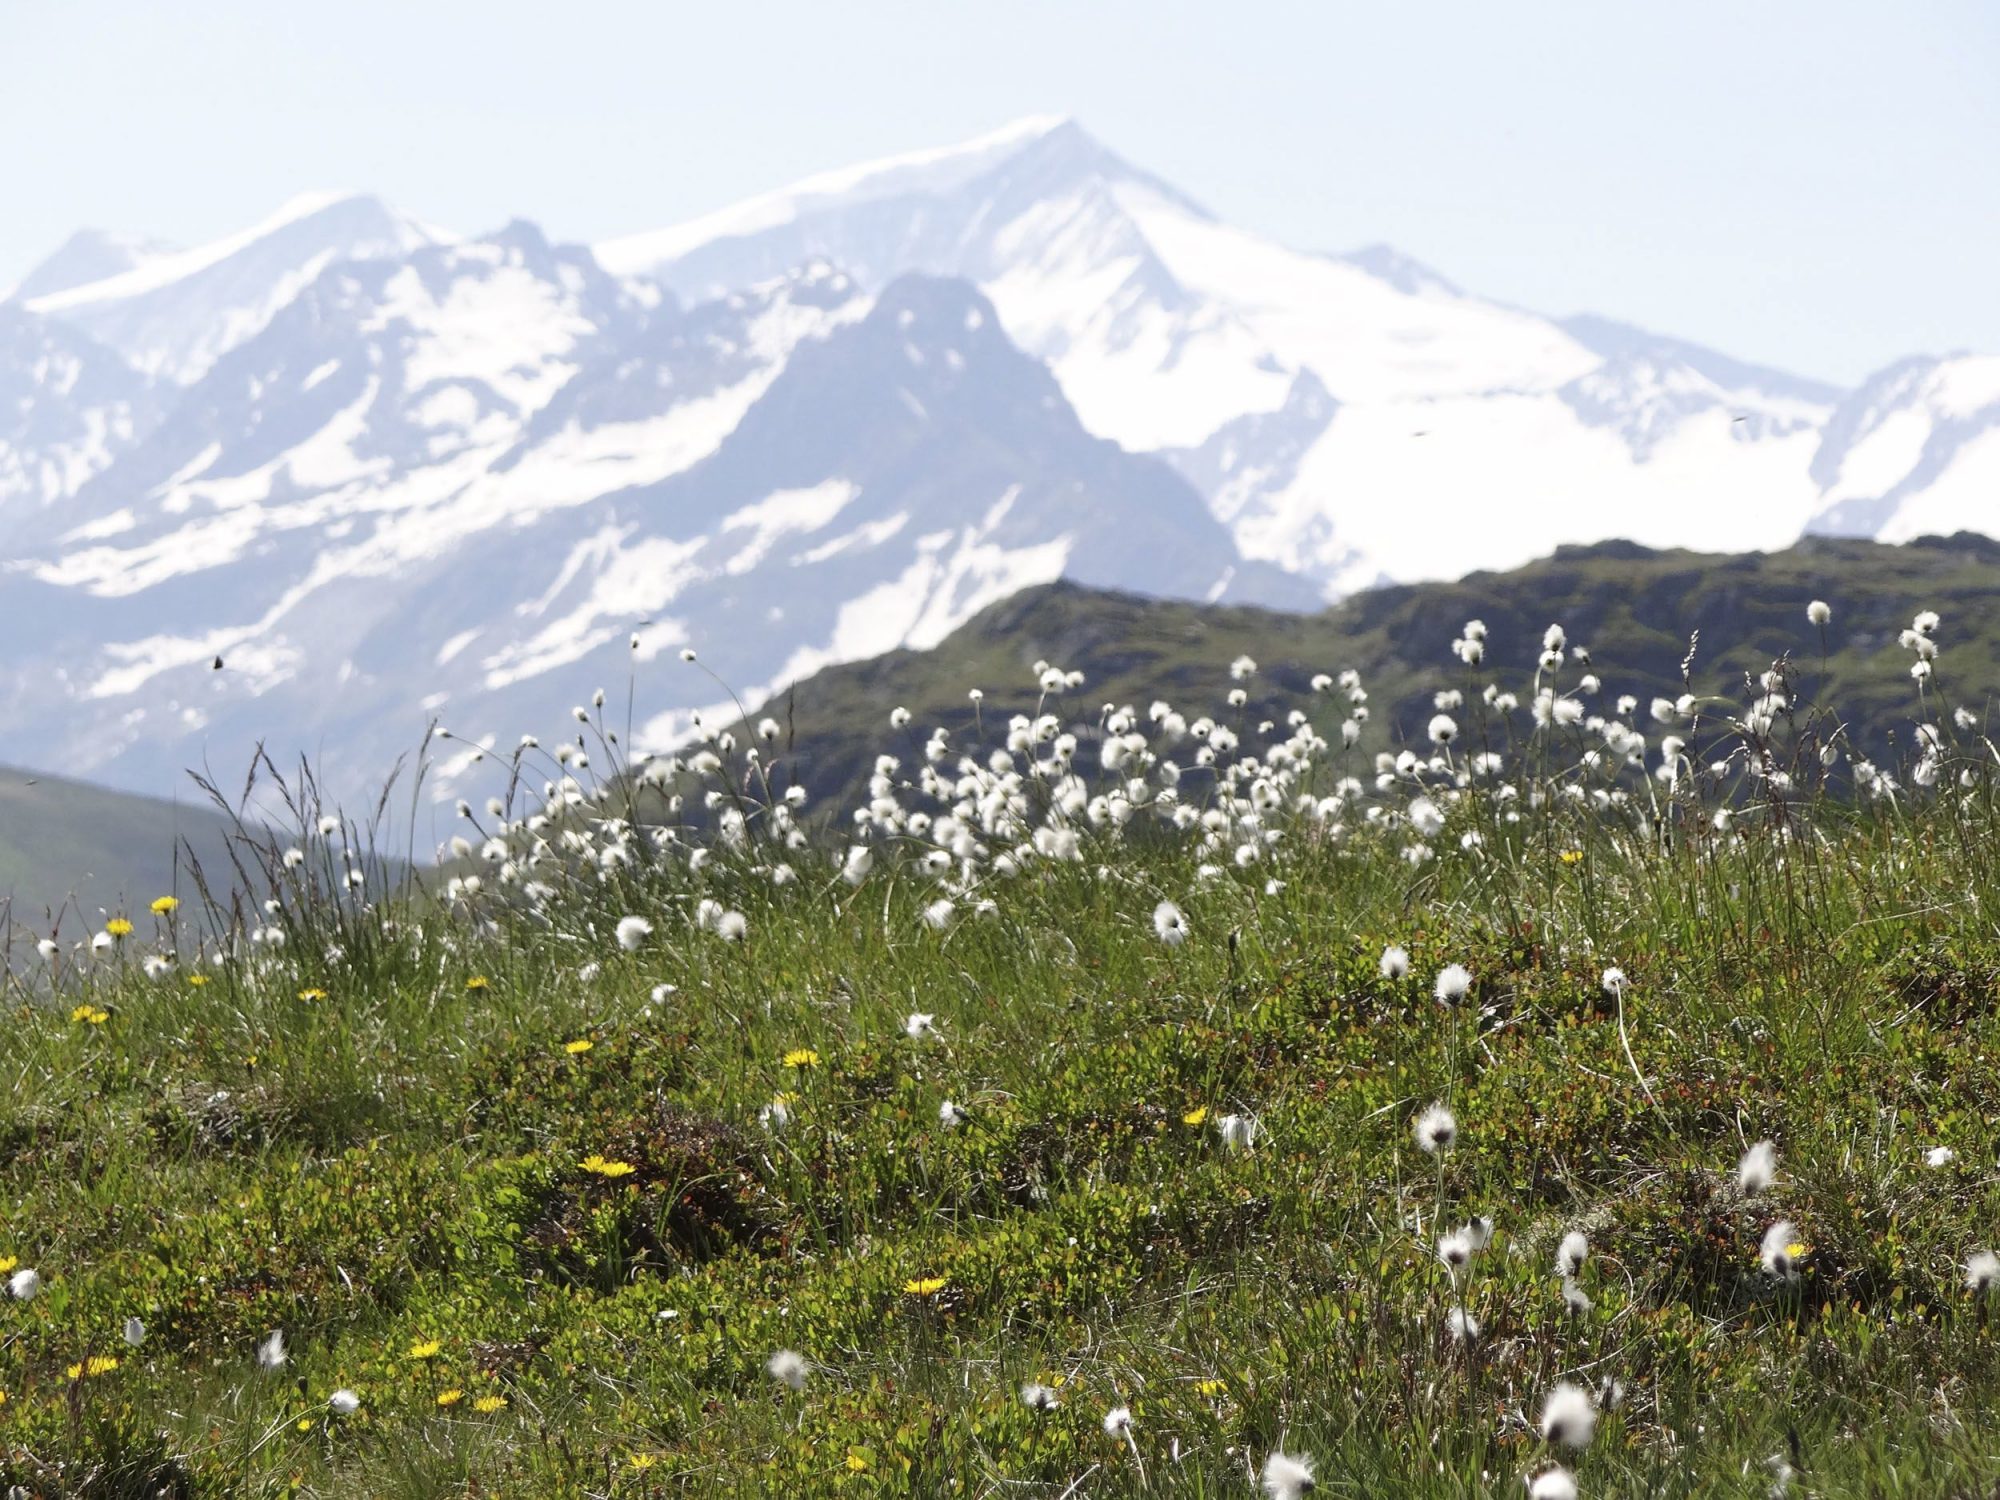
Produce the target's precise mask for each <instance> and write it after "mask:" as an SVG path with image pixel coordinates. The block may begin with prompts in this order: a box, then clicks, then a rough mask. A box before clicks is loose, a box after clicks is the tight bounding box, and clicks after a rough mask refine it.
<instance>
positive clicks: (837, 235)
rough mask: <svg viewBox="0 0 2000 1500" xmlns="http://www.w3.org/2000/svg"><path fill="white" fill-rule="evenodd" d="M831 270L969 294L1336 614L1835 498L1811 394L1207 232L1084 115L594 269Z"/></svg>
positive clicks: (1747, 370) (1430, 284) (1370, 267)
mask: <svg viewBox="0 0 2000 1500" xmlns="http://www.w3.org/2000/svg"><path fill="white" fill-rule="evenodd" d="M808 254H824V255H828V256H830V257H832V258H834V259H836V260H838V261H839V262H840V263H841V264H842V265H844V266H846V267H847V268H848V269H850V270H851V271H852V272H853V273H854V274H855V275H856V276H857V277H858V278H859V279H860V280H861V281H862V282H863V283H864V284H865V285H872V284H874V283H875V282H877V281H878V280H879V279H881V278H885V277H888V276H893V275H896V274H899V273H901V272H903V271H907V270H923V271H928V272H932V273H938V274H950V275H961V276H965V277H968V278H970V279H972V280H974V281H977V282H978V283H979V284H980V285H981V287H982V288H983V289H984V290H985V291H986V292H987V294H988V295H989V296H990V297H991V298H992V299H993V302H994V305H995V306H996V308H997V309H998V310H999V313H1000V316H1001V319H1002V321H1003V322H1004V323H1005V324H1006V327H1007V329H1008V331H1009V333H1011V334H1012V335H1013V336H1014V338H1015V339H1016V340H1017V341H1018V342H1019V343H1020V344H1021V345H1022V346H1023V347H1024V348H1026V349H1028V350H1029V351H1030V352H1032V353H1034V354H1037V355H1039V356H1040V357H1042V358H1044V359H1046V360H1047V361H1048V362H1049V364H1050V366H1051V368H1052V369H1053V370H1054V372H1055V374H1056V376H1057V378H1058V380H1059V381H1060V382H1061V383H1062V386H1063V389H1064V391H1065V392H1066V394H1068V396H1069V397H1070V399H1071V401H1072V402H1073V403H1074V404H1075V406H1076V408H1077V410H1078V412H1079V414H1080V415H1081V416H1082V418H1083V420H1084V421H1085V423H1086V424H1087V425H1089V426H1090V427H1091V428H1092V430H1094V431H1096V432H1099V433H1101V434H1103V435H1105V436H1108V437H1111V438H1114V439H1115V440H1117V441H1119V442H1121V443H1123V444H1125V445H1126V446H1128V447H1131V448H1133V449H1135V450H1139V451H1150V452H1157V453H1160V454H1162V455H1163V456H1166V457H1169V458H1170V459H1171V460H1172V461H1173V462H1175V463H1176V464H1177V465H1179V466H1180V467H1181V468H1182V469H1183V471H1184V472H1185V473H1187V474H1188V475H1189V476H1190V477H1191V478H1193V479H1194V480H1195V481H1196V482H1197V483H1198V484H1199V485H1200V486H1201V488H1202V490H1203V492H1204V494H1206V495H1207V496H1208V498H1209V501H1210V503H1211V505H1212V507H1213V508H1214V509H1215V511H1216V513H1217V515H1218V516H1220V517H1221V518H1222V519H1223V520H1225V521H1226V522H1227V523H1228V525H1229V526H1230V528H1231V530H1232V531H1233V533H1234V535H1235V537H1236V540H1237V543H1238V545H1239V546H1240V547H1241V548H1242V549H1243V551H1244V552H1245V553H1246V554H1247V555H1249V556H1251V557H1257V558H1264V559H1268V560H1271V561H1274V562H1278V563H1280V564H1282V565H1285V566H1287V567H1290V568H1293V569H1295V570H1297V571H1301V572H1303V573H1305V574H1306V575H1308V576H1310V577H1312V578H1313V579H1315V580H1316V581H1317V582H1319V583H1321V584H1322V585H1323V586H1324V587H1326V588H1327V589H1328V590H1329V591H1330V592H1336V593H1337V592H1341V591H1345V590H1347V589H1351V588H1354V587H1359V586H1362V585H1365V584H1368V583H1372V582H1375V581H1377V580H1379V579H1383V578H1396V579H1410V578H1425V577H1446V576H1455V575H1457V574H1460V573H1463V572H1465V571H1468V570H1469V569H1472V568H1475V567H1498V566H1505V565H1508V564H1512V563H1516V562H1521V561H1525V560H1527V559H1528V558H1530V557H1533V556H1536V555H1539V554H1542V553H1545V552H1547V551H1548V550H1549V549H1550V548H1551V547H1552V546H1554V545H1556V544H1558V543H1561V542H1569V541H1588V540H1594V539H1598V538H1603V537H1609V536H1624V537H1629V538H1632V539H1634V540H1637V541H1641V542H1646V543H1650V544H1654V545H1672V544H1679V543H1702V544H1706V545H1710V546H1729V547H1768V546H1775V545H1779V544H1782V543H1784V542H1788V541H1790V540H1792V539H1793V538H1794V537H1796V536H1797V535H1799V533H1800V532H1801V531H1802V530H1804V529H1805V528H1806V527H1807V526H1808V525H1809V524H1810V523H1812V521H1813V520H1814V518H1815V517H1816V516H1817V515H1818V514H1819V513H1820V511H1821V510H1822V508H1823V507H1824V505H1825V504H1826V502H1827V495H1826V493H1825V491H1824V487H1823V485H1822V483H1821V481H1820V480H1819V478H1818V475H1817V471H1816V469H1815V458H1816V455H1818V453H1819V450H1820V429H1821V427H1822V426H1823V425H1824V424H1825V423H1826V421H1827V419H1828V418H1829V416H1830V415H1831V414H1832V412H1833V409H1834V407H1835V405H1836V403H1837V402H1838V401H1839V400H1840V398H1841V392H1839V391H1838V390H1836V389H1834V388H1831V387H1828V386H1825V385H1821V384H1819V383H1816V382H1813V381H1809V380H1803V379H1800V378H1798V377H1795V376H1789V375H1786V374H1784V373H1782V372H1778V371H1773V370H1768V369H1762V368H1759V367H1756V366H1752V365H1748V364H1745V363H1742V362H1740V361H1736V360H1732V359H1730V358H1728V357H1727V356H1724V355H1720V354H1717V353H1715V352H1713V351H1710V350H1705V349H1701V348H1699V347H1697V346H1694V345H1689V344H1685V343H1682V342H1679V341H1676V340H1672V339H1668V338H1664V337H1660V336H1657V335H1653V334H1648V333H1645V332H1643V331H1641V330H1637V329H1632V328H1628V327H1624V326H1623V325H1619V324H1616V323H1612V322H1610V321H1608V320H1605V319H1601V318H1572V319H1567V320H1557V319H1551V318H1546V317H1542V316H1539V315H1536V314H1533V313H1529V312H1525V311H1522V310H1520V309H1516V308H1511V307H1506V306H1502V305H1500V304H1497V303H1493V302H1490V301H1487V300H1484V299H1482V298H1479V297H1476V296H1473V295H1470V294H1468V293H1467V292H1465V291H1462V290H1461V289H1459V288H1458V287H1456V286H1454V285H1452V284H1451V283H1450V282H1449V281H1447V280H1446V279H1445V278H1443V277H1442V276H1440V275H1438V274H1437V273H1435V272H1433V271H1430V270H1429V269H1427V268H1425V267H1423V266H1421V265H1420V264H1418V263H1416V262H1414V261H1412V260H1410V259H1409V258H1408V257H1406V256H1403V255H1401V254H1399V253H1398V252H1396V251H1394V250H1392V249H1389V248H1387V247H1383V246H1375V247H1372V248H1369V249H1366V250H1362V251H1358V252H1355V253H1352V254H1348V255H1319V254H1309V253H1304V252H1300V251H1296V250H1291V249H1287V248H1285V247H1282V246H1279V245H1275V244H1273V243H1271V242H1269V241H1267V240H1264V239H1261V238H1259V237H1258V236H1256V235H1254V234H1250V233H1247V232H1245V231H1243V230H1240V229H1236V228H1234V227H1232V226H1230V225H1227V224H1223V223H1221V222H1219V221H1217V220H1216V219H1215V218H1214V216H1213V215H1211V214H1209V213H1208V212H1206V211H1205V210H1204V209H1202V208H1201V207H1200V206H1199V205H1197V204H1195V203H1194V202H1192V201H1191V200H1189V199H1188V198H1187V197H1186V196H1185V195H1183V194H1181V193H1180V192H1178V191H1177V190H1175V189H1173V188H1172V187H1170V186H1168V185H1166V184H1164V183H1162V182H1160V181H1159V180H1158V179H1157V178H1154V177H1152V176H1151V175H1149V174H1147V173H1145V172H1143V171H1140V170H1138V169H1137V168H1134V167H1132V166H1131V165H1129V164H1128V163H1126V162H1124V161H1123V160H1121V159H1120V158H1119V157H1117V156H1116V155H1114V154H1113V153H1111V152H1110V151H1108V150H1106V149H1105V148H1104V147H1102V146H1101V145H1099V144H1098V143H1097V142H1096V141H1094V140H1093V139H1091V137H1090V136H1089V135H1087V134H1086V133H1085V132H1084V131H1083V130H1082V129H1081V128H1080V127H1079V126H1077V125H1076V124H1075V123H1074V122H1073V121H1066V120H1042V119H1037V120H1030V121H1024V122H1022V123H1021V124H1020V125H1018V126H1015V127H1012V128H1010V129H1009V130H1006V131H1002V132H999V133H998V134H996V135H994V136H990V137H987V138H984V139H982V140H979V141H976V142H972V143H970V144H969V145H967V146H966V147H965V148H963V149H962V150H960V151H958V152H956V153H951V152H930V153H925V154H923V155H921V156H916V157H907V158H897V159H894V160H891V161H887V162H882V163H877V164H874V165H872V166H866V167H857V168H853V169H850V170H848V171H845V172H840V173H833V174H828V175H827V176H824V177H821V178H815V179H810V180H808V181H807V182H805V183H801V184H799V185H798V186H797V187H795V188H793V189H790V190H787V191H784V192H779V193H772V194H767V195H765V196H764V197H761V198H757V199H752V200H750V201H749V202H747V203H745V204H743V205H741V206H739V207H737V208H735V209H729V210H724V211H722V212H719V213H716V214H711V215H708V216H706V217H704V218H702V219H699V220H696V221H694V222H692V223H689V224H686V225H683V226H680V227H678V228H674V229H669V230H664V231H658V232H654V233H649V234H638V235H633V236H630V237H627V238H623V239H616V240H612V241H610V242H608V243H606V244H602V245H600V246H598V255H599V258H600V259H601V260H602V261H603V262H604V263H605V264H606V265H607V266H608V267H611V268H612V269H615V270H617V271H620V272H622V273H625V274H628V275H635V276H646V277H650V278H652V279H655V280H657V281H658V282H660V283H661V284H662V285H664V286H667V287H671V288H674V289H676V290H679V291H682V292H696V291H700V292H704V293H711V294H712V293H713V292H715V291H718V290H721V289H726V288H728V287H730V286H733V285H738V284H741V283H742V282H743V281H745V280H747V279H753V278H755V277H757V276H761V275H764V274H768V272H769V270H770V268H771V267H772V266H773V265H775V264H778V263H782V262H784V261H786V260H788V259H795V258H797V257H800V256H803V255H808Z"/></svg>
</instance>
